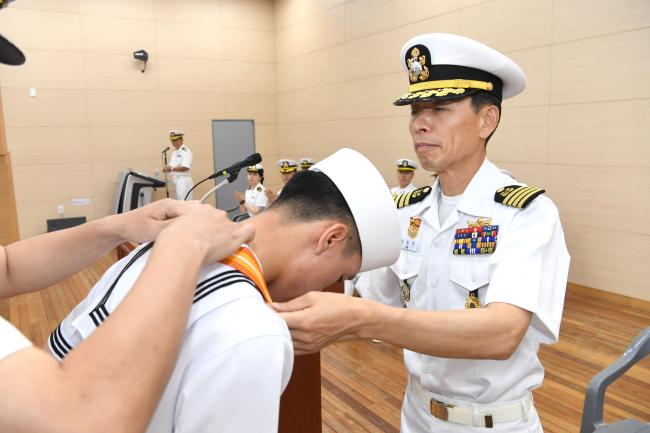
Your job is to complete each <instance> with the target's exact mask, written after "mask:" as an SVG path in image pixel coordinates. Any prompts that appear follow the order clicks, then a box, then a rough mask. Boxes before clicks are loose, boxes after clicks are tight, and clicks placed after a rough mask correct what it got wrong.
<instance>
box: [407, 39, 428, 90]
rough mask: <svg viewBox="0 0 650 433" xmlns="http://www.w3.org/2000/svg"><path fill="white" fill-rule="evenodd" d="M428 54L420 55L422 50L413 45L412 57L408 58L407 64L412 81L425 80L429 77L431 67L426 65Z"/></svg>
mask: <svg viewBox="0 0 650 433" xmlns="http://www.w3.org/2000/svg"><path fill="white" fill-rule="evenodd" d="M426 62H427V56H425V55H422V56H420V50H419V49H418V48H417V47H413V49H412V50H411V58H410V59H407V60H406V65H407V66H408V69H409V79H410V80H411V82H412V83H415V82H416V81H418V79H419V80H420V81H424V80H426V79H427V78H429V68H427V67H426Z"/></svg>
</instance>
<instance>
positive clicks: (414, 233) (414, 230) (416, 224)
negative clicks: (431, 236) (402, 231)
mask: <svg viewBox="0 0 650 433" xmlns="http://www.w3.org/2000/svg"><path fill="white" fill-rule="evenodd" d="M420 224H422V218H418V217H411V218H410V222H409V229H408V235H409V238H411V239H413V240H415V238H417V237H418V231H419V230H420Z"/></svg>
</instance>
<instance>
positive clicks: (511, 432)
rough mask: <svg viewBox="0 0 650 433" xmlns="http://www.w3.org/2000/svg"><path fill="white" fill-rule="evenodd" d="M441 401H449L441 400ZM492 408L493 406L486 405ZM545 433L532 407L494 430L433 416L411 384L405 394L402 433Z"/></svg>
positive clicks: (493, 428)
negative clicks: (517, 417)
mask: <svg viewBox="0 0 650 433" xmlns="http://www.w3.org/2000/svg"><path fill="white" fill-rule="evenodd" d="M439 399H440V401H448V399H444V398H439ZM485 406H491V405H485ZM434 432H435V433H487V432H490V433H543V430H542V425H541V423H540V421H539V417H538V415H537V411H536V410H535V407H534V406H531V407H530V409H529V410H528V411H527V417H525V418H522V419H520V420H518V421H513V422H506V423H495V424H494V426H493V427H492V428H486V427H472V426H468V425H462V424H456V423H453V422H449V421H443V420H440V419H438V418H436V417H435V416H433V415H431V412H430V409H429V407H428V406H427V405H425V404H424V402H423V401H422V400H421V399H420V398H418V396H417V394H416V392H415V391H414V389H413V387H412V385H411V384H410V383H409V384H408V386H407V387H406V392H405V393H404V403H403V405H402V415H401V426H400V433H434Z"/></svg>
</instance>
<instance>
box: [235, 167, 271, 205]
mask: <svg viewBox="0 0 650 433" xmlns="http://www.w3.org/2000/svg"><path fill="white" fill-rule="evenodd" d="M246 171H247V176H246V182H247V183H248V188H246V191H245V193H244V194H242V193H241V192H240V191H235V192H234V195H235V200H237V201H238V202H239V209H240V210H241V211H242V212H247V213H248V216H249V217H252V216H253V215H257V214H258V213H260V212H262V211H263V210H264V209H266V208H267V207H269V199H268V197H267V196H266V193H265V187H264V166H262V164H255V165H251V166H249V167H248V168H247V169H246Z"/></svg>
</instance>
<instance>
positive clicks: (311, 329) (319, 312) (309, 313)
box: [272, 292, 359, 355]
mask: <svg viewBox="0 0 650 433" xmlns="http://www.w3.org/2000/svg"><path fill="white" fill-rule="evenodd" d="M357 300H359V298H353V297H351V296H345V295H343V294H340V293H331V292H309V293H307V294H305V295H302V296H301V297H299V298H296V299H294V300H291V301H289V302H284V303H277V302H274V303H273V304H272V307H273V308H274V309H275V311H277V312H278V313H280V316H282V318H283V319H284V320H285V321H286V322H287V325H288V326H289V330H290V331H291V337H292V339H293V347H294V350H295V353H296V355H304V354H308V353H314V352H318V351H319V350H321V349H322V348H323V347H325V346H327V345H328V344H330V343H332V342H334V341H335V340H339V339H341V338H342V337H346V336H351V335H352V333H353V330H354V320H351V318H353V317H355V315H354V313H353V311H354V310H355V302H356V301H357Z"/></svg>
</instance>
